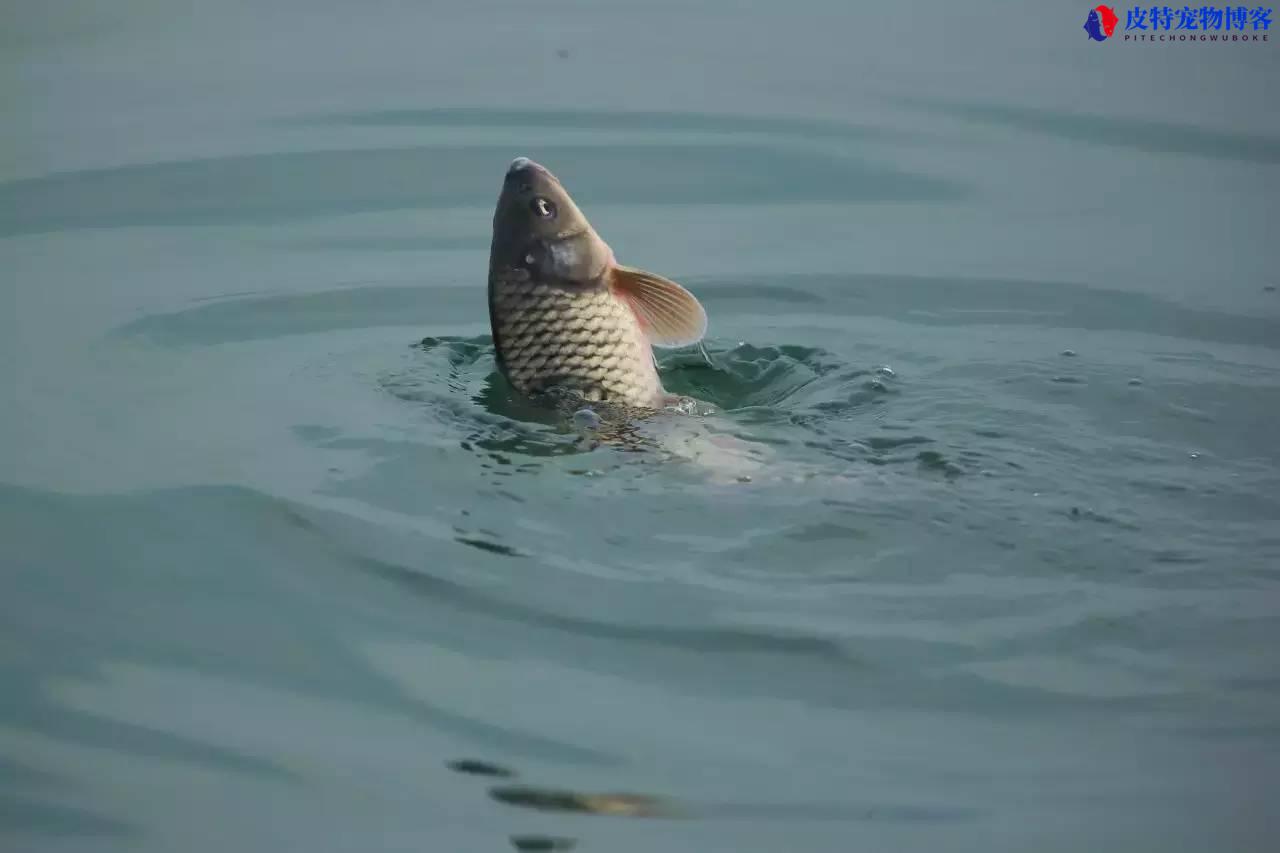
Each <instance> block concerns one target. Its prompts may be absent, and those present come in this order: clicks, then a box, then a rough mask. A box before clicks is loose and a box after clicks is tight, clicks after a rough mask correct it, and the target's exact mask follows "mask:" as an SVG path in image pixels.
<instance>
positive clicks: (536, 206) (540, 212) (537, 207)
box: [529, 196, 556, 219]
mask: <svg viewBox="0 0 1280 853" xmlns="http://www.w3.org/2000/svg"><path fill="white" fill-rule="evenodd" d="M529 209H530V210H532V211H533V213H534V215H535V216H537V217H539V218H541V219H550V218H551V217H553V216H555V215H556V206H555V205H554V204H552V203H551V202H549V201H547V200H546V199H545V198H543V197H542V196H538V197H537V198H535V199H534V200H533V201H531V202H529Z"/></svg>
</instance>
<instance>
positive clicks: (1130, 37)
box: [1084, 6, 1275, 43]
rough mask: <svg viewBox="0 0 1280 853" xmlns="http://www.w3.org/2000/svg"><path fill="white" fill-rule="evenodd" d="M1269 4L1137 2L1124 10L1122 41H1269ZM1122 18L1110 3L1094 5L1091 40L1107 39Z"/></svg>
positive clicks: (1090, 18)
mask: <svg viewBox="0 0 1280 853" xmlns="http://www.w3.org/2000/svg"><path fill="white" fill-rule="evenodd" d="M1274 11H1275V10H1274V8H1272V7H1270V6H1183V7H1182V8H1181V9H1179V8H1177V7H1175V6H1135V7H1134V8H1132V9H1129V10H1128V11H1127V12H1126V14H1125V23H1124V30H1123V32H1122V39H1121V40H1122V41H1144V42H1153V41H1162V42H1236V43H1242V42H1249V43H1253V42H1265V41H1270V30H1271V17H1272V14H1273V13H1274ZM1119 22H1120V18H1119V16H1118V15H1117V14H1116V11H1115V9H1113V8H1112V7H1110V6H1095V7H1093V8H1092V9H1090V10H1089V14H1088V16H1087V17H1086V18H1085V22H1084V31H1085V32H1086V33H1087V34H1088V36H1089V39H1090V40H1091V41H1108V40H1110V39H1112V36H1113V35H1114V34H1115V31H1116V25H1117V24H1119Z"/></svg>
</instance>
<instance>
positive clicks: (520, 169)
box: [507, 157, 559, 183]
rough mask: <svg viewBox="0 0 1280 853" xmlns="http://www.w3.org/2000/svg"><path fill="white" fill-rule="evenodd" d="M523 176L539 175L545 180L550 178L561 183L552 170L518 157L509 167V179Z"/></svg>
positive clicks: (526, 158)
mask: <svg viewBox="0 0 1280 853" xmlns="http://www.w3.org/2000/svg"><path fill="white" fill-rule="evenodd" d="M521 175H525V176H530V175H539V176H541V177H544V178H550V179H551V180H553V181H556V182H557V183H559V181H558V180H557V179H556V176H555V175H553V174H551V170H550V169H548V168H547V167H546V166H544V165H542V164H541V163H536V162H534V161H533V160H530V159H529V158H528V157H517V158H516V159H514V160H512V161H511V165H510V166H508V167H507V177H508V178H514V177H518V176H521Z"/></svg>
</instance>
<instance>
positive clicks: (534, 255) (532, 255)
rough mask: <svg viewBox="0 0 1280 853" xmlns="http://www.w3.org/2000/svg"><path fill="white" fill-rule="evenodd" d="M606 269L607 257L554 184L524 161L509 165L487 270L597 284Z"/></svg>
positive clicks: (609, 262)
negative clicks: (523, 272) (525, 273)
mask: <svg viewBox="0 0 1280 853" xmlns="http://www.w3.org/2000/svg"><path fill="white" fill-rule="evenodd" d="M612 264H613V251H612V250H611V249H610V248H609V246H608V244H607V243H605V242H604V240H602V239H600V236H599V235H598V234H596V232H595V229H593V228H592V227H591V223H590V222H588V221H587V217H586V216H584V215H583V213H582V211H581V210H579V209H578V205H577V204H575V203H574V201H573V197H572V196H570V195H569V193H568V191H567V190H566V189H565V188H564V186H563V185H562V184H561V183H560V181H559V179H558V178H556V176H555V175H553V174H551V171H550V170H549V169H547V168H546V167H545V166H542V165H540V164H538V163H535V162H534V161H532V160H530V159H529V158H528V157H517V158H516V159H515V160H513V161H512V162H511V165H510V166H509V167H508V168H507V174H506V176H505V177H504V178H503V181H502V194H501V195H500V196H498V205H497V208H496V209H495V210H494V213H493V242H492V244H491V246H490V250H489V268H490V270H491V271H494V270H525V271H527V272H529V273H530V275H532V276H533V277H535V278H537V279H541V280H547V281H559V282H576V283H588V282H594V281H597V280H599V279H601V278H602V276H603V275H604V274H605V272H606V271H607V270H608V269H609V267H610V266H611V265H612Z"/></svg>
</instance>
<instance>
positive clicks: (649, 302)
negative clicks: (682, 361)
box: [611, 265, 707, 347]
mask: <svg viewBox="0 0 1280 853" xmlns="http://www.w3.org/2000/svg"><path fill="white" fill-rule="evenodd" d="M611 282H612V285H613V291H614V293H616V294H618V295H619V296H620V297H622V298H623V299H625V300H626V301H627V304H628V305H630V306H631V310H632V311H634V312H635V315H636V318H637V319H638V320H639V321H640V328H641V329H643V330H644V333H645V334H646V335H648V337H649V343H651V344H653V345H654V346H656V347H683V346H688V345H690V344H696V343H697V342H698V341H700V340H702V336H703V335H705V334H706V333H707V312H706V311H704V310H703V308H702V305H701V304H700V303H699V302H698V300H697V298H696V297H695V296H694V295H693V294H692V293H690V292H689V291H687V290H685V289H684V288H683V287H681V286H680V285H678V284H676V283H675V282H674V281H671V280H670V279H666V278H663V277H662V276H660V275H655V274H654V273H651V272H646V271H645V270H639V269H636V268H634V267H624V266H621V265H619V266H615V267H614V268H613V273H612V279H611Z"/></svg>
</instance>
